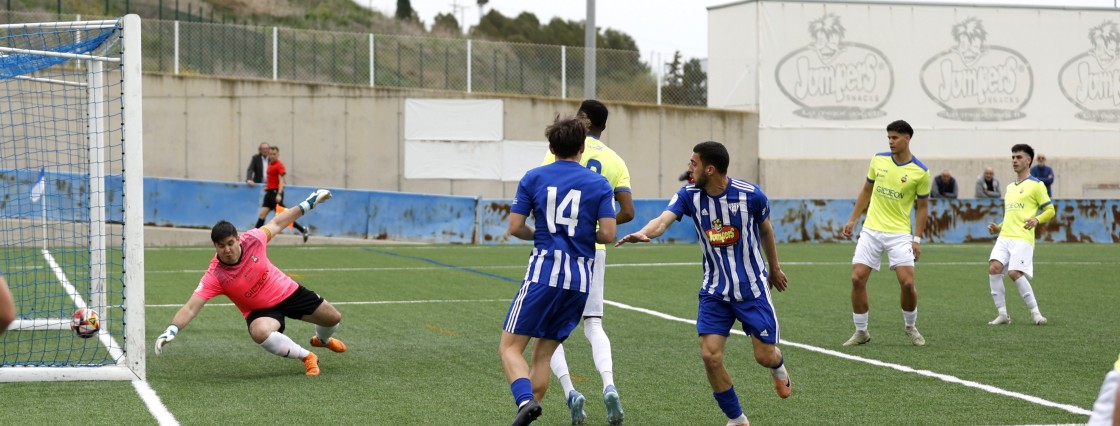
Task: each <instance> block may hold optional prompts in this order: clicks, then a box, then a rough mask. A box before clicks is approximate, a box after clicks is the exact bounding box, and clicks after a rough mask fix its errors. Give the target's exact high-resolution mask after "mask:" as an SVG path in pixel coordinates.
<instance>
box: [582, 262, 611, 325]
mask: <svg viewBox="0 0 1120 426" xmlns="http://www.w3.org/2000/svg"><path fill="white" fill-rule="evenodd" d="M606 273H607V251H606V250H595V266H594V267H592V268H591V287H589V288H588V289H587V305H586V306H584V307H583V316H585V317H602V316H603V278H605V275H606Z"/></svg>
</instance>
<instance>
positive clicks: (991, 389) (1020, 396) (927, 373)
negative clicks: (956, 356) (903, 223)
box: [604, 300, 1092, 416]
mask: <svg viewBox="0 0 1120 426" xmlns="http://www.w3.org/2000/svg"><path fill="white" fill-rule="evenodd" d="M604 303H606V304H608V305H611V306H614V307H617V308H621V309H626V310H630V311H634V312H640V313H644V314H648V315H652V316H655V317H657V318H661V319H666V320H670V321H677V322H683V323H686V324H692V325H696V321H694V320H689V319H684V318H678V317H674V316H672V315H668V314H665V313H662V312H657V311H653V310H649V309H645V308H639V307H635V306H630V305H627V304H624V303H618V302H614V301H610V300H606V301H604ZM731 332H732V333H735V334H738V335H742V336H745V335H746V333H744V332H743V331H742V330H735V329H733V330H731ZM781 344H782V345H785V346H792V347H795V348H800V349H804V350H807V351H811V352H817V353H821V354H824V355H829V356H834V357H837V358H842V359H846V360H849V361H856V362H862V363H864V364H871V365H874V366H876V367H886V368H890V369H893V370H897V371H901V372H903V373H913V374H917V375H919V376H925V377H930V378H934V379H938V380H941V381H944V382H948V383H954V384H958V385H962V386H965V387H970V388H974V389H979V390H982V391H985V392H989V393H994V394H996V395H1003V396H1009V397H1012V398H1016V399H1021V400H1023V401H1027V402H1029V403H1032V404H1037V405H1041V406H1044V407H1051V408H1057V409H1060V410H1064V411H1067V412H1069V413H1072V414H1079V415H1083V416H1089V415H1090V414H1092V411H1089V410H1086V409H1084V408H1081V407H1077V406H1073V405H1069V404H1061V403H1057V402H1052V401H1048V400H1045V399H1042V398H1039V397H1036V396H1031V395H1026V394H1022V393H1019V392H1012V391H1009V390H1005V389H1000V388H997V387H995V386H991V385H985V384H983V383H977V382H974V381H971V380H965V379H961V378H958V377H954V376H950V375H948V374H941V373H935V372H932V371H929V370H918V369H915V368H913V367H907V366H905V365H900V364H894V363H889V362H883V361H878V360H874V359H870V358H864V357H860V356H855V355H849V354H846V353H843V352H837V351H834V350H831V349H824V348H818V347H816V346H812V345H806V344H803V343H797V342H791V341H789V340H782V341H781Z"/></svg>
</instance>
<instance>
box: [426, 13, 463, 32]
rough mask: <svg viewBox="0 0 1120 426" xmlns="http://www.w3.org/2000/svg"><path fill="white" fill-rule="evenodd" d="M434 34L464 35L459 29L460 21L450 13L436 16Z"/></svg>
mask: <svg viewBox="0 0 1120 426" xmlns="http://www.w3.org/2000/svg"><path fill="white" fill-rule="evenodd" d="M432 32H433V33H445V34H453V35H461V34H463V32H462V30H461V29H460V28H459V20H457V19H455V15H452V14H450V13H441V14H438V15H436V17H435V19H434V21H433V22H432Z"/></svg>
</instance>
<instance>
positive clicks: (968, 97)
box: [921, 17, 1034, 121]
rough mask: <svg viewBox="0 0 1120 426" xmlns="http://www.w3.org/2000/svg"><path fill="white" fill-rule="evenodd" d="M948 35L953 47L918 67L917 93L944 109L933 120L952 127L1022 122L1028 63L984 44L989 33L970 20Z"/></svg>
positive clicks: (1029, 85) (1030, 83) (1030, 80)
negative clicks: (959, 123) (944, 121)
mask: <svg viewBox="0 0 1120 426" xmlns="http://www.w3.org/2000/svg"><path fill="white" fill-rule="evenodd" d="M951 34H952V36H953V40H954V45H953V46H952V47H950V48H949V49H946V50H945V51H943V52H941V53H939V54H937V55H934V56H933V57H932V58H930V59H929V61H926V63H925V65H923V66H922V74H921V77H922V89H923V90H925V92H926V95H927V96H929V98H930V99H931V100H933V101H934V102H936V103H937V104H938V105H941V107H942V108H944V109H945V110H944V111H941V112H939V113H937V115H938V116H940V117H942V118H946V119H949V120H957V121H1006V120H1015V119H1018V118H1022V117H1023V116H1024V115H1025V114H1023V112H1022V108H1023V107H1024V106H1026V104H1027V101H1029V100H1030V98H1031V94H1032V93H1033V91H1034V73H1033V71H1032V70H1031V65H1030V63H1029V62H1027V58H1025V57H1023V55H1022V54H1020V53H1019V52H1016V51H1014V50H1011V49H1008V48H1006V47H1002V46H995V45H990V44H988V31H987V30H985V29H984V23H983V21H981V20H980V19H978V18H975V17H973V18H968V19H965V20H964V21H962V22H960V23H958V24H957V25H954V26H953V28H952V31H951Z"/></svg>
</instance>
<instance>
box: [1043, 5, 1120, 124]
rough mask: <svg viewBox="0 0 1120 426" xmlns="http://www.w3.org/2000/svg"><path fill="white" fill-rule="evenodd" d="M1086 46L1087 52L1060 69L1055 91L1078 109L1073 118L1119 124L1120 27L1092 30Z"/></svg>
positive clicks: (1110, 24)
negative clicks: (1058, 91) (1088, 46)
mask: <svg viewBox="0 0 1120 426" xmlns="http://www.w3.org/2000/svg"><path fill="white" fill-rule="evenodd" d="M1089 42H1090V49H1089V51H1087V52H1085V53H1082V54H1080V55H1077V56H1074V57H1073V59H1070V60H1069V62H1066V64H1065V65H1064V66H1062V70H1061V72H1059V73H1058V87H1059V88H1061V90H1062V94H1064V95H1065V96H1066V99H1069V101H1070V102H1072V103H1073V104H1074V105H1076V106H1077V107H1078V108H1080V109H1081V112H1079V113H1077V114H1075V115H1074V116H1075V117H1077V118H1080V119H1082V120H1086V121H1096V122H1099V123H1120V26H1117V25H1116V23H1115V22H1112V21H1105V22H1104V23H1102V24H1100V25H1098V26H1095V27H1093V28H1091V29H1090V30H1089Z"/></svg>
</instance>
